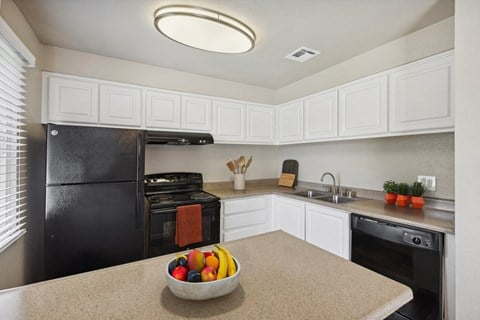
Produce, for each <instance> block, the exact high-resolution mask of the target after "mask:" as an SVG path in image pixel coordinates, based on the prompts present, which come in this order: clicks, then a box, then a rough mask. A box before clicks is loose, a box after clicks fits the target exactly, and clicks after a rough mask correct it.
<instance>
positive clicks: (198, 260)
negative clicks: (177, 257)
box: [187, 250, 205, 272]
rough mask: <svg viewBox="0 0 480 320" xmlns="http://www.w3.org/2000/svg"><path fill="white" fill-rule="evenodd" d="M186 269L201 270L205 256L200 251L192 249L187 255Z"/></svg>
mask: <svg viewBox="0 0 480 320" xmlns="http://www.w3.org/2000/svg"><path fill="white" fill-rule="evenodd" d="M187 263H188V269H190V270H197V271H198V272H200V271H202V269H203V267H205V256H204V255H203V252H202V251H198V250H193V251H192V252H190V254H189V255H188V260H187Z"/></svg>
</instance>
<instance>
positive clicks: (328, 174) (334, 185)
mask: <svg viewBox="0 0 480 320" xmlns="http://www.w3.org/2000/svg"><path fill="white" fill-rule="evenodd" d="M325 176H330V177H331V178H332V181H333V184H332V186H331V191H332V192H333V193H338V192H339V188H338V187H337V184H336V182H335V176H334V175H333V174H331V173H330V172H325V173H324V174H323V175H322V178H321V181H322V182H323V179H324V178H325Z"/></svg>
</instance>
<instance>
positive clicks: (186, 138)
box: [145, 131, 213, 145]
mask: <svg viewBox="0 0 480 320" xmlns="http://www.w3.org/2000/svg"><path fill="white" fill-rule="evenodd" d="M145 142H146V143H147V144H171V145H189V144H191V145H202V144H212V143H213V137H212V135H211V134H209V133H198V132H171V131H147V134H146V138H145Z"/></svg>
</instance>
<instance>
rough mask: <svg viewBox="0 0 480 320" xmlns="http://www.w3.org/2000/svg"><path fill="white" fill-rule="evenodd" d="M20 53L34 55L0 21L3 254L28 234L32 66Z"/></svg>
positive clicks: (0, 224)
mask: <svg viewBox="0 0 480 320" xmlns="http://www.w3.org/2000/svg"><path fill="white" fill-rule="evenodd" d="M19 44H20V45H19ZM25 50H27V51H25ZM21 51H24V52H26V53H27V55H28V54H29V55H31V53H30V52H29V51H28V49H26V47H25V46H24V45H23V44H22V43H21V42H20V40H19V39H18V38H17V37H16V36H15V34H14V33H13V32H12V30H11V29H10V28H8V26H7V25H6V24H5V22H4V21H3V19H2V20H0V252H1V251H3V250H4V249H5V248H7V247H8V246H9V245H10V244H12V243H13V242H15V240H17V239H18V238H20V237H21V236H22V235H23V234H25V232H26V227H25V219H26V216H25V214H26V189H25V185H26V161H25V160H26V156H27V152H26V143H25V139H26V138H25V128H24V126H25V115H24V113H25V110H24V105H25V102H24V99H25V98H24V93H25V83H24V79H25V76H24V72H25V69H24V67H26V66H29V65H31V64H29V63H28V61H27V58H25V57H24V56H23V55H22V54H21V53H20V52H21Z"/></svg>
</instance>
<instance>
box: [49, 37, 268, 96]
mask: <svg viewBox="0 0 480 320" xmlns="http://www.w3.org/2000/svg"><path fill="white" fill-rule="evenodd" d="M43 56H44V57H43V70H45V71H51V72H59V73H65V74H71V75H76V76H84V77H92V78H98V79H103V80H111V81H118V82H124V83H130V84H137V85H144V86H150V87H155V88H161V89H169V90H176V91H183V92H190V93H198V94H205V95H212V96H218V97H224V98H231V99H239V100H246V101H250V102H258V103H267V104H272V103H273V102H274V94H275V92H274V91H273V90H271V89H266V88H261V87H257V86H251V85H247V84H242V83H238V82H232V81H227V80H222V79H216V78H211V77H206V76H202V75H198V74H193V73H188V72H182V71H176V70H172V69H166V68H161V67H157V66H152V65H148V64H144V63H138V62H132V61H127V60H120V59H114V58H109V57H104V56H99V55H95V54H90V53H84V52H79V51H74V50H67V49H62V48H56V47H50V46H44V48H43Z"/></svg>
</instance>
